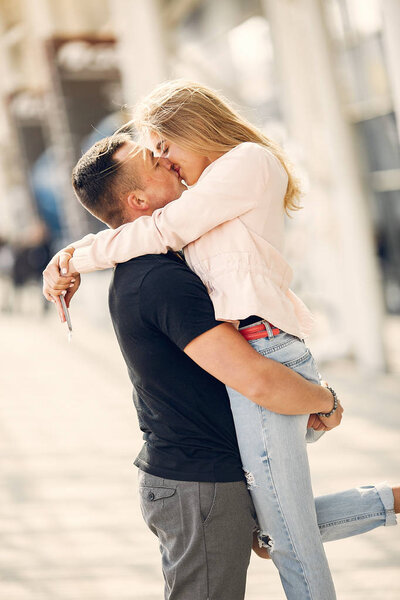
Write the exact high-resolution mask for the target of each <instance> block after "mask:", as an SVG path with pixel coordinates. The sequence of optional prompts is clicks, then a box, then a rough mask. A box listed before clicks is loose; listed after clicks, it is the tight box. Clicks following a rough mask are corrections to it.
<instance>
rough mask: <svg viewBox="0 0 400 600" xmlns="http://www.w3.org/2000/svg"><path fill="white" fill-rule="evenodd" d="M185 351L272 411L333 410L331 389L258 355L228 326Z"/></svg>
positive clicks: (336, 419) (330, 422) (336, 418)
mask: <svg viewBox="0 0 400 600" xmlns="http://www.w3.org/2000/svg"><path fill="white" fill-rule="evenodd" d="M184 352H185V353H186V354H187V355H188V356H189V357H190V358H191V359H192V360H193V361H194V362H195V363H197V364H198V365H199V366H200V367H202V368H203V369H204V370H205V371H207V372H208V373H210V374H211V375H213V376H214V377H215V378H216V379H219V380H220V381H222V383H224V384H225V385H227V386H229V387H231V388H233V389H235V390H237V391H238V392H239V393H241V394H243V396H245V397H246V398H248V399H249V400H252V401H253V402H255V403H256V404H259V405H261V406H264V407H265V408H267V409H268V410H270V411H272V412H276V413H281V414H286V415H299V414H309V413H317V412H329V411H330V410H331V409H332V406H333V397H332V394H331V393H330V392H329V390H327V389H325V388H324V387H322V386H320V385H317V384H315V383H310V382H309V381H307V380H306V379H304V377H301V375H298V373H295V371H292V369H289V368H288V367H285V366H284V365H281V364H280V363H278V362H276V361H274V360H271V359H268V358H265V357H264V356H261V355H260V354H258V352H256V351H255V350H254V349H253V348H252V347H251V345H250V344H249V343H248V342H246V341H245V340H244V338H243V337H242V336H241V335H240V333H239V332H238V331H236V329H235V328H234V327H233V326H232V325H230V324H229V323H222V324H221V325H218V326H217V327H214V328H212V329H210V330H208V331H206V332H205V333H203V334H201V335H199V336H198V337H196V338H195V339H194V340H192V341H191V342H190V343H189V344H187V346H186V347H185V348H184ZM341 412H342V409H341V407H340V409H338V410H337V411H336V412H335V413H334V414H333V415H332V416H331V417H329V419H325V423H326V425H327V426H328V427H335V426H336V425H338V424H339V423H340V419H341ZM336 413H337V414H336Z"/></svg>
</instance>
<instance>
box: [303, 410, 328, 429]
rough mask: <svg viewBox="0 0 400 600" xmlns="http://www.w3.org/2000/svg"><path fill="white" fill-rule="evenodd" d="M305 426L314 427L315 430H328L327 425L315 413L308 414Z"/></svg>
mask: <svg viewBox="0 0 400 600" xmlns="http://www.w3.org/2000/svg"><path fill="white" fill-rule="evenodd" d="M307 428H308V429H315V431H328V427H326V426H325V425H324V424H323V422H322V421H321V419H320V417H319V416H318V415H317V414H316V413H314V414H312V415H310V416H309V418H308V423H307Z"/></svg>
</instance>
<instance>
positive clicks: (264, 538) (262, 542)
mask: <svg viewBox="0 0 400 600" xmlns="http://www.w3.org/2000/svg"><path fill="white" fill-rule="evenodd" d="M258 545H259V546H260V548H266V549H267V550H268V552H269V553H271V552H272V551H273V549H274V540H273V539H272V538H271V537H270V536H269V535H268V534H266V533H263V532H262V531H259V532H258Z"/></svg>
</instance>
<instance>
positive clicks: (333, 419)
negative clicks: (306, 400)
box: [319, 400, 343, 431]
mask: <svg viewBox="0 0 400 600" xmlns="http://www.w3.org/2000/svg"><path fill="white" fill-rule="evenodd" d="M342 415H343V406H342V405H341V404H340V402H339V400H338V407H337V409H336V410H335V412H334V413H333V415H331V416H330V417H321V416H319V419H321V422H322V423H323V424H324V425H325V427H326V430H327V431H329V429H333V428H334V427H337V426H338V425H340V423H341V420H342Z"/></svg>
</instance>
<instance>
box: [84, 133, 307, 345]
mask: <svg viewBox="0 0 400 600" xmlns="http://www.w3.org/2000/svg"><path fill="white" fill-rule="evenodd" d="M287 181H288V178H287V174H286V172H285V170H284V168H283V167H282V165H281V163H280V162H279V160H278V159H277V158H276V157H275V156H274V155H273V154H272V153H271V152H269V151H268V150H267V149H266V148H264V147H262V146H260V145H258V144H254V143H251V142H246V143H243V144H240V145H238V146H236V147H235V148H234V149H233V150H231V151H230V152H227V153H226V154H224V155H223V156H222V157H221V158H219V159H218V160H216V161H214V162H213V163H211V165H209V166H208V167H207V168H206V169H205V170H204V172H203V173H202V175H201V177H200V178H199V180H198V182H197V183H196V185H195V186H193V187H191V188H190V189H188V190H187V191H185V192H183V194H182V196H181V197H180V198H179V199H178V200H175V201H173V202H171V203H170V204H168V205H167V206H165V207H164V208H162V209H158V210H156V211H155V212H154V213H153V215H152V216H144V217H140V218H139V219H137V220H136V221H133V222H132V223H127V224H125V225H122V226H121V227H118V228H117V229H113V230H112V229H108V230H105V231H101V232H100V233H98V234H96V235H93V234H89V235H88V236H86V237H85V238H83V239H82V240H80V241H78V242H75V243H73V244H72V245H73V246H74V247H75V248H76V250H75V253H74V256H73V259H72V263H73V265H72V267H73V268H74V270H76V271H79V272H80V273H87V272H90V271H95V270H97V269H106V268H109V267H114V266H115V265H116V264H117V263H120V262H125V261H127V260H130V259H131V258H134V257H137V256H142V255H144V254H160V253H165V252H168V250H181V249H182V248H183V249H184V253H185V258H186V262H187V264H188V265H189V267H190V268H191V269H192V270H193V271H195V273H197V275H198V276H199V277H200V278H201V280H202V281H203V283H204V284H205V286H206V287H207V290H208V292H209V294H210V297H211V300H212V302H213V305H214V309H215V316H216V318H217V319H218V320H223V321H236V320H239V319H244V318H246V317H248V316H249V315H259V316H260V317H262V318H264V319H267V320H268V321H269V322H270V323H272V324H273V325H275V326H276V327H279V328H280V329H282V330H283V331H286V332H287V333H291V334H293V335H296V336H298V337H300V338H303V337H305V336H307V335H308V334H309V333H310V331H311V327H312V322H313V318H312V315H311V313H310V312H309V310H308V309H307V308H306V306H305V305H304V303H303V302H302V301H301V300H300V299H299V298H298V297H297V296H296V295H295V294H294V293H293V292H292V291H291V290H290V289H289V285H290V282H291V279H292V270H291V268H290V266H289V265H288V263H287V262H286V261H285V259H284V258H283V256H282V254H281V252H282V248H283V237H284V208H283V200H284V196H285V193H286V188H287Z"/></svg>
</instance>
